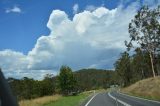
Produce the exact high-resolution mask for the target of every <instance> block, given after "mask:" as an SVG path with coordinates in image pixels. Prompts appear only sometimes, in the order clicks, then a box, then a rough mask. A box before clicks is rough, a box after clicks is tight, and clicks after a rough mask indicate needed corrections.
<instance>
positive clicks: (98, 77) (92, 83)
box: [75, 69, 115, 90]
mask: <svg viewBox="0 0 160 106" xmlns="http://www.w3.org/2000/svg"><path fill="white" fill-rule="evenodd" d="M114 73H115V71H113V70H103V69H81V70H78V71H76V72H75V76H76V78H77V81H78V84H79V88H81V90H91V89H98V88H108V87H109V86H110V85H112V84H113V83H114Z"/></svg>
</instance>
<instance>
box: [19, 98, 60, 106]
mask: <svg viewBox="0 0 160 106" xmlns="http://www.w3.org/2000/svg"><path fill="white" fill-rule="evenodd" d="M60 98H61V96H60V95H53V96H45V97H40V98H36V99H32V100H22V101H20V102H19V105H20V106H43V105H45V104H48V103H51V102H54V101H57V100H58V99H60Z"/></svg>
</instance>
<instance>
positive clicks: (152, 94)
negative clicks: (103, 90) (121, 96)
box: [122, 77, 160, 101]
mask: <svg viewBox="0 0 160 106" xmlns="http://www.w3.org/2000/svg"><path fill="white" fill-rule="evenodd" d="M122 92H123V93H126V94H129V95H132V96H137V97H141V98H145V99H151V100H157V101H160V77H156V78H148V79H144V80H141V81H138V82H136V83H135V84H133V85H131V86H129V87H126V88H124V89H122Z"/></svg>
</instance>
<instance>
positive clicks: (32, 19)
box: [0, 0, 120, 54]
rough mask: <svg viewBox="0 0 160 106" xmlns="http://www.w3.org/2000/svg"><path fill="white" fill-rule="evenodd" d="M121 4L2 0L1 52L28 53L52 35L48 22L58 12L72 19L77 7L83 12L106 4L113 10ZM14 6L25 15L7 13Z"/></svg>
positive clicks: (112, 0)
mask: <svg viewBox="0 0 160 106" xmlns="http://www.w3.org/2000/svg"><path fill="white" fill-rule="evenodd" d="M119 3H120V2H119V1H118V0H39V1H36V0H30V1H28V0H1V1H0V17H1V19H0V29H1V30H0V37H1V39H0V50H4V49H12V50H15V51H21V52H23V53H25V54H27V53H28V51H29V50H31V49H32V48H33V47H34V44H35V43H36V41H37V39H38V37H40V36H41V35H47V34H49V29H48V28H47V27H46V23H47V21H48V18H49V15H50V13H51V12H52V10H54V9H60V10H63V11H65V12H66V13H67V14H68V15H69V17H70V18H72V17H73V9H72V7H73V5H74V4H78V5H79V11H83V10H84V9H85V8H86V6H87V5H94V6H101V5H104V6H106V7H107V8H109V9H112V8H115V7H116V6H117V5H118V4H119ZM14 6H17V7H19V8H20V9H21V13H16V12H10V13H6V9H9V8H14Z"/></svg>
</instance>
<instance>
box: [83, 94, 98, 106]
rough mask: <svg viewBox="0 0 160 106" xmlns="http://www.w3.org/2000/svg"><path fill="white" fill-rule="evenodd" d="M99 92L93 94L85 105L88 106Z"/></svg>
mask: <svg viewBox="0 0 160 106" xmlns="http://www.w3.org/2000/svg"><path fill="white" fill-rule="evenodd" d="M97 95H98V94H96V95H94V96H92V98H91V99H90V100H89V101H88V102H87V104H86V105H85V106H88V104H89V103H90V102H91V101H92V100H93V98H94V97H95V96H97Z"/></svg>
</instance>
